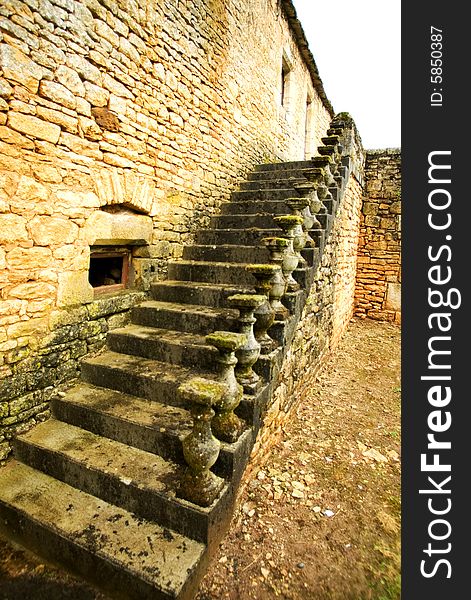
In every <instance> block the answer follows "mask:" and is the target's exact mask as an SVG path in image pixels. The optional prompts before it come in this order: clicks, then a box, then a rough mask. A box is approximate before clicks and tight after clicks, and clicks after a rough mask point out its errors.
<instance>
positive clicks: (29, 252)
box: [7, 246, 52, 269]
mask: <svg viewBox="0 0 471 600" xmlns="http://www.w3.org/2000/svg"><path fill="white" fill-rule="evenodd" d="M51 259H52V252H51V250H50V248H41V247H37V246H33V247H32V248H14V249H13V250H10V252H8V254H7V263H8V266H9V267H10V268H13V269H39V268H41V267H48V266H49V265H50V262H51Z"/></svg>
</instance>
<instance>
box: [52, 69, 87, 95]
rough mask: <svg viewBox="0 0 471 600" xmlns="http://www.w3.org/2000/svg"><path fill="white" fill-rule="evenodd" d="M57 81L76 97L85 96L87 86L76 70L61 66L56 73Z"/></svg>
mask: <svg viewBox="0 0 471 600" xmlns="http://www.w3.org/2000/svg"><path fill="white" fill-rule="evenodd" d="M55 77H56V80H57V81H58V82H59V83H61V84H62V85H63V86H65V87H66V88H67V89H68V90H69V91H70V92H71V93H72V94H73V95H74V96H85V86H84V84H83V82H82V80H81V79H80V76H79V74H78V73H77V71H74V69H71V68H70V67H66V66H65V65H60V66H59V68H58V69H57V71H56V73H55Z"/></svg>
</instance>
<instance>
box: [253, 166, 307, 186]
mask: <svg viewBox="0 0 471 600" xmlns="http://www.w3.org/2000/svg"><path fill="white" fill-rule="evenodd" d="M285 164H286V163H285ZM313 168H314V165H312V164H310V163H308V166H307V167H306V166H304V167H294V168H293V167H292V166H290V165H289V164H288V166H287V167H286V168H284V169H275V170H274V169H260V170H259V169H257V170H256V171H252V172H251V173H249V174H248V176H247V180H248V181H260V180H261V179H265V180H268V179H272V180H273V181H285V180H287V181H289V180H290V179H298V180H301V181H302V180H303V179H304V182H306V181H307V180H308V179H309V171H310V170H312V169H313Z"/></svg>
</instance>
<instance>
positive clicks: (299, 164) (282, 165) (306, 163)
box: [255, 160, 313, 171]
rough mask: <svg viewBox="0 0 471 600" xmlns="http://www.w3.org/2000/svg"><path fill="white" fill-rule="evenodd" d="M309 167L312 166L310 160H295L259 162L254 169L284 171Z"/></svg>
mask: <svg viewBox="0 0 471 600" xmlns="http://www.w3.org/2000/svg"><path fill="white" fill-rule="evenodd" d="M311 167H313V163H312V161H311V160H295V161H289V162H276V163H265V164H260V165H257V166H256V167H255V171H286V170H289V169H309V168H311Z"/></svg>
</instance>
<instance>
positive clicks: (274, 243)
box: [262, 237, 289, 249]
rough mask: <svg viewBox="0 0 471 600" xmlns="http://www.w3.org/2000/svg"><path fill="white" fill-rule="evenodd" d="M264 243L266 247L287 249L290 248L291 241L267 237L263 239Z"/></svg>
mask: <svg viewBox="0 0 471 600" xmlns="http://www.w3.org/2000/svg"><path fill="white" fill-rule="evenodd" d="M262 242H263V243H264V244H265V245H266V246H271V247H274V248H279V249H283V248H287V247H288V246H289V240H287V239H286V238H282V237H266V238H263V239H262Z"/></svg>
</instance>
